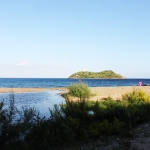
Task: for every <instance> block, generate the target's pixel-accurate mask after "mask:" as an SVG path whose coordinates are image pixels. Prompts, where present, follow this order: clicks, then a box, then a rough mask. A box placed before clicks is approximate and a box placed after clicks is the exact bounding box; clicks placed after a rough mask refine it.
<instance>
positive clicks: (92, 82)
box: [0, 78, 150, 88]
mask: <svg viewBox="0 0 150 150" xmlns="http://www.w3.org/2000/svg"><path fill="white" fill-rule="evenodd" d="M81 80H82V81H83V82H84V83H86V84H88V86H90V87H97V86H101V87H105V86H135V85H138V83H139V82H140V81H141V82H142V83H143V84H149V85H150V79H81ZM76 82H79V79H70V78H0V88H50V87H67V86H69V85H70V84H71V83H76Z"/></svg>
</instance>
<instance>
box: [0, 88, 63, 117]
mask: <svg viewBox="0 0 150 150" xmlns="http://www.w3.org/2000/svg"><path fill="white" fill-rule="evenodd" d="M12 94H14V99H15V106H16V107H17V109H18V110H21V108H22V107H34V108H36V109H37V110H38V111H39V112H40V115H41V116H46V117H49V116H50V113H49V108H50V109H53V107H54V105H55V104H62V103H65V99H64V98H63V97H62V96H60V94H59V91H44V92H27V93H1V94H0V101H4V104H5V105H4V106H5V108H8V106H9V103H10V96H11V95H12Z"/></svg>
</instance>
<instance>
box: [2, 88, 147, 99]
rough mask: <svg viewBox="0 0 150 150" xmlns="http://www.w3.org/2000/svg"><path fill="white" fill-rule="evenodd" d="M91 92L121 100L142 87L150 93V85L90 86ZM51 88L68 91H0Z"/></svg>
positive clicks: (97, 97) (3, 90) (102, 96)
mask: <svg viewBox="0 0 150 150" xmlns="http://www.w3.org/2000/svg"><path fill="white" fill-rule="evenodd" d="M90 89H91V92H92V93H94V94H95V95H96V96H94V97H92V98H91V99H92V100H101V99H102V98H106V97H108V96H111V97H112V98H113V99H114V100H117V99H118V100H120V99H121V98H122V94H124V93H126V92H131V91H132V90H133V89H142V90H144V91H145V92H146V93H147V94H148V95H150V86H123V87H90ZM49 90H59V91H60V93H64V92H67V91H68V90H67V88H0V93H6V92H42V91H49Z"/></svg>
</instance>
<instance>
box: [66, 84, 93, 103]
mask: <svg viewBox="0 0 150 150" xmlns="http://www.w3.org/2000/svg"><path fill="white" fill-rule="evenodd" d="M68 90H69V92H68V95H69V96H73V97H77V98H79V99H80V100H87V99H89V98H90V97H91V96H92V94H91V91H90V89H89V87H88V85H87V84H85V83H83V82H79V83H73V84H71V85H70V86H68Z"/></svg>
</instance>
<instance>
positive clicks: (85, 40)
mask: <svg viewBox="0 0 150 150" xmlns="http://www.w3.org/2000/svg"><path fill="white" fill-rule="evenodd" d="M149 8H150V0H0V77H2V78H9V77H11V78H68V77H69V76H70V75H71V74H73V73H75V72H78V71H82V69H85V70H86V71H92V72H100V71H104V70H112V71H114V72H116V73H118V74H121V75H123V76H124V77H126V78H150V69H149V64H150V9H149Z"/></svg>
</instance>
